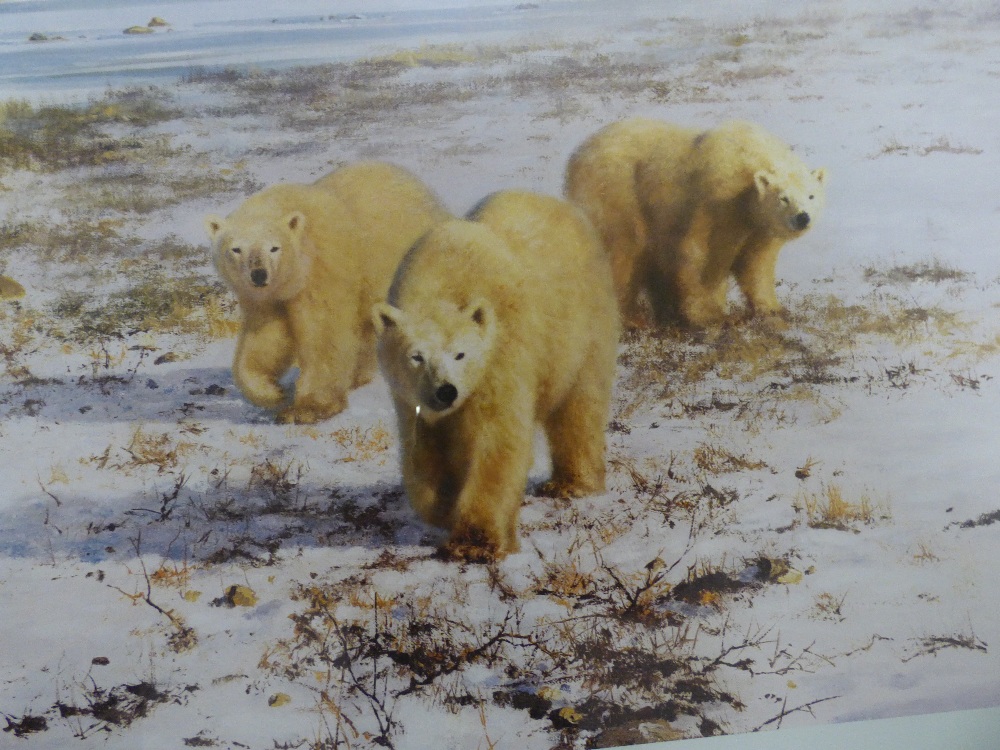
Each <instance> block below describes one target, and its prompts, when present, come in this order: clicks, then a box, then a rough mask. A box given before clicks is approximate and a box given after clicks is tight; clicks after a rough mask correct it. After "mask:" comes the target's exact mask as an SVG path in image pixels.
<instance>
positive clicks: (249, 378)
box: [205, 162, 448, 423]
mask: <svg viewBox="0 0 1000 750" xmlns="http://www.w3.org/2000/svg"><path fill="white" fill-rule="evenodd" d="M447 216H448V214H447V212H446V211H445V209H444V208H443V207H442V206H441V204H440V203H439V202H438V200H437V198H435V197H434V195H433V194H432V193H431V192H430V190H428V189H427V188H426V187H425V186H424V185H423V184H422V183H421V182H420V181H419V180H418V179H417V178H416V177H414V176H413V175H411V174H410V173H409V172H407V171H405V170H403V169H400V168H399V167H395V166H392V165H390V164H383V163H380V162H360V163H357V164H354V165H351V166H347V167H344V168H342V169H339V170H337V171H335V172H332V173H331V174H329V175H327V176H325V177H323V178H321V179H319V180H317V181H316V182H314V183H312V184H309V185H301V184H280V185H275V186H273V187H270V188H267V189H265V190H263V191H261V192H260V193H257V194H256V195H253V196H251V197H250V198H248V199H247V200H246V201H245V202H244V203H243V204H242V205H241V206H239V208H237V209H236V210H235V211H233V212H232V213H231V214H229V216H227V217H226V218H224V219H223V218H220V217H218V216H209V217H207V218H206V220H205V227H206V230H207V231H208V236H209V238H210V239H211V241H212V252H213V258H214V260H215V266H216V268H217V269H218V271H219V274H220V275H221V276H222V278H223V279H224V280H225V281H226V283H227V284H228V285H229V286H230V288H232V290H233V291H234V292H235V293H236V296H237V298H238V299H239V302H240V309H241V313H242V323H241V327H240V331H239V337H238V339H237V343H236V355H235V357H234V360H233V379H234V380H235V382H236V385H237V386H238V387H239V389H240V390H241V391H242V392H243V395H244V396H246V398H247V399H248V400H249V401H250V402H251V403H253V404H255V405H257V406H260V407H263V408H265V409H278V410H279V411H278V421H280V422H298V423H312V422H317V421H319V420H322V419H326V418H328V417H331V416H333V415H334V414H337V413H338V412H340V411H342V410H343V409H344V408H345V407H346V406H347V393H348V391H350V390H351V389H352V388H356V387H358V386H360V385H363V384H365V383H367V382H368V381H369V380H371V378H372V376H373V374H374V372H375V369H376V366H377V365H376V360H375V329H374V327H373V326H372V323H371V317H370V315H369V311H370V310H371V307H372V305H373V304H374V303H376V302H378V301H380V300H383V299H385V294H386V291H387V290H388V288H389V283H390V282H391V280H392V275H393V273H394V272H395V269H396V266H397V265H398V263H399V260H400V258H402V257H403V255H404V253H405V252H406V251H407V249H408V248H409V247H410V245H412V244H413V243H414V242H415V241H416V240H417V238H419V237H420V236H421V235H422V234H423V233H424V232H426V231H427V230H428V229H429V228H430V227H431V226H433V225H434V224H436V223H437V222H439V221H441V220H443V219H445V218H447ZM293 365H298V368H299V376H298V380H297V381H296V383H295V391H294V397H292V398H291V399H289V398H288V395H287V394H286V393H285V390H284V389H283V388H282V386H281V384H280V383H279V380H280V379H281V377H282V376H283V375H284V374H285V373H286V372H287V371H288V370H289V369H290V368H291V367H292V366H293Z"/></svg>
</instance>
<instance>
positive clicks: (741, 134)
mask: <svg viewBox="0 0 1000 750" xmlns="http://www.w3.org/2000/svg"><path fill="white" fill-rule="evenodd" d="M825 183H826V171H825V170H824V169H816V170H812V171H810V170H809V169H808V168H807V167H806V166H805V164H803V162H802V160H801V159H799V158H798V157H797V156H796V155H795V154H794V153H792V151H791V149H790V148H789V147H788V146H787V145H786V144H784V143H783V142H781V141H780V140H778V139H777V138H776V137H775V136H773V135H771V134H770V133H768V132H767V131H765V130H764V129H763V128H762V127H760V126H759V125H755V124H753V123H749V122H740V121H734V122H729V123H725V124H723V125H720V126H719V127H717V128H715V129H713V130H708V131H700V130H695V129H691V128H684V127H680V126H677V125H672V124H669V123H665V122H660V121H658V120H648V119H642V118H636V119H632V120H625V121H622V122H617V123H613V124H611V125H609V126H607V127H605V128H604V129H602V130H599V131H598V132H597V133H595V134H594V135H592V136H591V137H590V138H588V139H587V140H586V141H584V142H583V143H582V144H581V145H580V147H579V148H578V149H577V150H576V152H575V153H574V154H573V155H572V157H571V158H570V161H569V164H568V167H567V170H566V181H565V193H566V196H567V197H568V198H569V199H570V200H572V201H573V202H575V203H577V204H578V205H579V206H581V207H582V208H583V209H584V211H585V212H586V213H587V214H588V215H589V216H590V219H591V221H593V223H594V225H595V227H596V228H597V230H598V232H599V233H600V235H601V239H602V241H603V243H604V246H605V250H606V251H607V252H608V254H609V255H610V257H611V263H612V273H613V275H614V280H615V289H616V291H617V294H618V300H619V305H620V307H621V311H622V316H623V317H624V319H625V320H626V322H628V323H629V324H630V325H638V324H639V323H640V322H641V320H642V312H641V308H640V297H641V295H642V294H643V293H645V295H646V297H647V298H648V300H649V303H650V305H651V307H652V311H653V315H654V318H655V320H656V322H657V323H658V324H660V325H663V324H667V323H671V322H681V323H685V324H688V325H691V326H695V327H702V326H709V325H714V324H718V323H721V322H722V321H723V319H724V317H725V314H726V295H727V292H728V289H729V278H730V276H735V277H736V282H737V284H738V286H739V288H740V290H741V291H742V292H743V295H744V297H745V298H746V301H747V304H748V305H749V308H750V313H751V314H773V313H778V312H780V311H781V305H780V303H779V302H778V298H777V295H776V294H775V265H776V263H777V259H778V252H779V251H780V250H781V248H782V246H783V245H784V244H785V243H786V242H788V241H789V240H791V239H794V238H795V237H798V236H800V235H802V234H803V233H804V232H805V231H806V230H807V229H808V228H809V227H811V226H812V225H813V223H814V220H815V219H816V217H817V216H818V215H819V213H820V212H821V211H822V208H823V204H824V188H825Z"/></svg>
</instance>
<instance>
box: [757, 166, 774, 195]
mask: <svg viewBox="0 0 1000 750" xmlns="http://www.w3.org/2000/svg"><path fill="white" fill-rule="evenodd" d="M775 181H776V178H775V176H774V175H773V174H771V173H770V172H765V171H764V170H763V169H762V170H760V171H759V172H755V173H754V176H753V184H754V185H755V186H756V188H757V193H758V194H759V195H764V193H766V192H767V190H768V188H770V187H771V185H772V184H774V182H775Z"/></svg>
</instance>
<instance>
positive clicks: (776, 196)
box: [754, 169, 826, 238]
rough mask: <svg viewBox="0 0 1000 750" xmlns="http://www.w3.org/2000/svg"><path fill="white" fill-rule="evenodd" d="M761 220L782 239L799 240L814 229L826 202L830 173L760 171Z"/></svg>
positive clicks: (757, 175)
mask: <svg viewBox="0 0 1000 750" xmlns="http://www.w3.org/2000/svg"><path fill="white" fill-rule="evenodd" d="M754 186H755V187H756V189H757V198H758V199H759V202H760V203H759V212H758V214H757V216H758V218H759V219H760V220H761V222H763V223H764V224H765V226H767V228H768V229H770V230H771V231H772V232H774V234H775V235H776V236H779V237H788V238H791V237H796V236H798V235H800V234H802V233H803V232H805V231H806V230H807V229H809V227H810V226H812V224H813V222H814V221H815V220H816V218H817V217H818V216H819V215H820V213H821V212H822V211H823V206H824V205H825V202H826V193H825V188H826V170H825V169H814V170H813V171H811V172H810V171H808V170H806V169H788V170H783V171H780V172H778V171H771V170H760V171H758V172H756V173H755V174H754Z"/></svg>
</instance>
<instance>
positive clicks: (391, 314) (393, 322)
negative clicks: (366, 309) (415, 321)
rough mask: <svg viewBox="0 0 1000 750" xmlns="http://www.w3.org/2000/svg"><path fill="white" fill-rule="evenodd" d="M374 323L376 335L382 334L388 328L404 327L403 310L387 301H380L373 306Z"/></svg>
mask: <svg viewBox="0 0 1000 750" xmlns="http://www.w3.org/2000/svg"><path fill="white" fill-rule="evenodd" d="M372 323H373V324H374V325H375V335H376V336H381V335H382V334H383V333H385V332H386V331H387V330H390V329H393V328H401V327H402V325H403V311H402V310H400V309H399V308H398V307H393V306H392V305H390V304H388V303H387V302H378V303H376V304H375V305H373V306H372Z"/></svg>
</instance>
